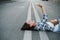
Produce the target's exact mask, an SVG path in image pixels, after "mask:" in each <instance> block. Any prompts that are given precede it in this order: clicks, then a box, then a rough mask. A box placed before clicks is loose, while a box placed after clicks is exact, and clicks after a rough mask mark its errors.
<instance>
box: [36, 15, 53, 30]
mask: <svg viewBox="0 0 60 40" xmlns="http://www.w3.org/2000/svg"><path fill="white" fill-rule="evenodd" d="M47 20H48V15H47V14H43V17H42V20H41V21H40V22H38V23H37V25H36V27H35V29H36V30H51V31H53V30H54V28H53V27H50V26H49V25H48V24H47V23H46V22H47Z"/></svg>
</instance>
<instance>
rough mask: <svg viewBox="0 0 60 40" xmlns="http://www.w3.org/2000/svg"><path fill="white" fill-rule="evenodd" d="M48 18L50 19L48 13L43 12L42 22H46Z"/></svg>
mask: <svg viewBox="0 0 60 40" xmlns="http://www.w3.org/2000/svg"><path fill="white" fill-rule="evenodd" d="M47 20H48V15H47V14H43V17H42V20H41V22H43V23H46V22H47Z"/></svg>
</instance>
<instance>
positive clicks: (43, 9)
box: [38, 4, 46, 14]
mask: <svg viewBox="0 0 60 40" xmlns="http://www.w3.org/2000/svg"><path fill="white" fill-rule="evenodd" d="M38 6H39V7H40V8H41V10H42V13H43V14H46V11H45V8H44V7H43V5H42V4H38Z"/></svg>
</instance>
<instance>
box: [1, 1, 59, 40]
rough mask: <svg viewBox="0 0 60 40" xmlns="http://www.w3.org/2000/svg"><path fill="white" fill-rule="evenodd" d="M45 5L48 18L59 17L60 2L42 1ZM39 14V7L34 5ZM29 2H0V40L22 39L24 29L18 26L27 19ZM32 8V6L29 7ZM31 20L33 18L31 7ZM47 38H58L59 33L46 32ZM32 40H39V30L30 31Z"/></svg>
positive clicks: (57, 39) (54, 39) (53, 39)
mask: <svg viewBox="0 0 60 40" xmlns="http://www.w3.org/2000/svg"><path fill="white" fill-rule="evenodd" d="M42 3H43V4H44V6H45V7H46V8H45V9H46V11H47V14H48V16H49V17H48V18H49V19H55V18H57V19H58V18H60V4H59V3H53V2H42ZM34 6H35V8H36V10H37V12H38V13H39V16H40V17H41V15H42V14H41V12H40V9H39V8H38V7H37V6H36V5H34ZM28 7H29V2H28V1H21V2H9V3H3V4H0V40H23V36H24V31H21V30H20V28H21V27H22V25H23V24H24V22H25V21H26V19H27V13H28ZM31 9H32V8H31ZM31 11H32V20H35V17H34V14H33V13H34V12H33V9H32V10H31ZM46 33H47V35H48V38H49V40H60V33H53V32H46ZM32 40H40V37H39V32H38V31H32Z"/></svg>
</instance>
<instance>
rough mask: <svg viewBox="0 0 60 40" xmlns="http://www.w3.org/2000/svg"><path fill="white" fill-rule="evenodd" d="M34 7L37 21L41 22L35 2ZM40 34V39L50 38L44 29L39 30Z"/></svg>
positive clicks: (46, 39) (47, 39)
mask: <svg viewBox="0 0 60 40" xmlns="http://www.w3.org/2000/svg"><path fill="white" fill-rule="evenodd" d="M32 7H33V10H34V14H35V18H36V22H39V21H40V18H39V15H38V12H37V11H36V9H35V7H34V5H33V3H32ZM39 34H40V39H41V40H49V38H48V36H47V34H46V32H44V31H39Z"/></svg>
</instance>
